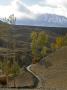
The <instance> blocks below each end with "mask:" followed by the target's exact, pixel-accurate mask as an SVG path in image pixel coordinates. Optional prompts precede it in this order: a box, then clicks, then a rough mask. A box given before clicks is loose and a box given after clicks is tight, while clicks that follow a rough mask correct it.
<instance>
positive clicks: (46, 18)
mask: <svg viewBox="0 0 67 90" xmlns="http://www.w3.org/2000/svg"><path fill="white" fill-rule="evenodd" d="M17 23H18V24H22V25H32V26H47V27H67V18H66V17H64V16H60V15H55V14H41V15H37V17H36V19H35V20H34V19H28V18H25V19H21V20H18V22H17Z"/></svg>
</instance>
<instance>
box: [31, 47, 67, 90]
mask: <svg viewBox="0 0 67 90" xmlns="http://www.w3.org/2000/svg"><path fill="white" fill-rule="evenodd" d="M46 61H48V62H49V63H51V66H48V68H46V67H45V63H43V65H41V64H34V65H32V67H31V70H32V71H33V72H34V73H36V75H38V76H39V77H40V79H41V82H42V87H44V88H56V89H59V88H60V89H61V90H67V47H63V48H61V49H59V50H57V51H56V52H54V53H52V54H51V55H49V56H48V57H46Z"/></svg>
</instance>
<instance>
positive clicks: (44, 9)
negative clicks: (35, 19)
mask: <svg viewBox="0 0 67 90" xmlns="http://www.w3.org/2000/svg"><path fill="white" fill-rule="evenodd" d="M66 5H67V1H66V0H41V1H40V2H39V3H37V4H35V5H32V6H30V7H29V9H30V10H31V12H33V13H34V14H45V13H50V14H57V15H63V16H66V17H67V7H66Z"/></svg>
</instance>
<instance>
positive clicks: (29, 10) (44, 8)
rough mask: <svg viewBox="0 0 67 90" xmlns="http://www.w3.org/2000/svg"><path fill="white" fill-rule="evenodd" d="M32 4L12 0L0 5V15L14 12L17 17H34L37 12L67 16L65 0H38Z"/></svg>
mask: <svg viewBox="0 0 67 90" xmlns="http://www.w3.org/2000/svg"><path fill="white" fill-rule="evenodd" d="M34 1H35V3H34V4H33V2H32V1H31V2H30V3H32V4H27V3H24V0H12V1H11V2H10V4H7V5H0V17H8V16H9V15H10V14H14V15H15V16H16V17H17V18H18V19H23V18H29V19H36V18H37V16H38V15H39V14H45V13H49V14H57V15H63V16H66V17H67V0H39V1H37V2H36V0H34Z"/></svg>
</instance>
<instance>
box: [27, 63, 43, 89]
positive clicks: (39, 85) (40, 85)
mask: <svg viewBox="0 0 67 90" xmlns="http://www.w3.org/2000/svg"><path fill="white" fill-rule="evenodd" d="M31 66H32V64H31V65H29V66H28V67H27V70H28V71H29V72H30V73H32V74H33V75H34V76H35V77H36V78H37V79H38V80H39V82H38V86H37V88H41V87H42V80H41V78H40V77H39V76H37V75H36V74H35V73H34V72H32V71H31V69H30V68H31Z"/></svg>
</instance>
